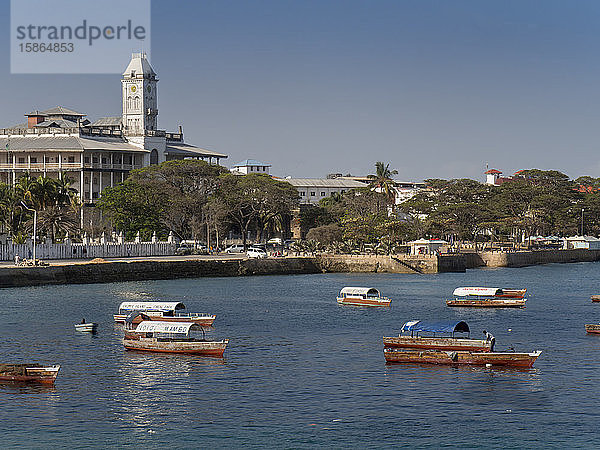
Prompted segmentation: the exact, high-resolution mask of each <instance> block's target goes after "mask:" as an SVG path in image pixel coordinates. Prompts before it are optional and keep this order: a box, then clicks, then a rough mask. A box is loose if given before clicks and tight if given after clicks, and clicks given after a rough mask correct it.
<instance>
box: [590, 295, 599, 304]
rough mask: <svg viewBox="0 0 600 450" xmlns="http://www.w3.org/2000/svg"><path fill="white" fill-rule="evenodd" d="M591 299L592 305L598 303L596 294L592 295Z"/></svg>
mask: <svg viewBox="0 0 600 450" xmlns="http://www.w3.org/2000/svg"><path fill="white" fill-rule="evenodd" d="M591 298H592V302H594V303H598V302H600V295H598V294H595V295H592V297H591Z"/></svg>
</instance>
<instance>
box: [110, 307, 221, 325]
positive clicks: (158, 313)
mask: <svg viewBox="0 0 600 450" xmlns="http://www.w3.org/2000/svg"><path fill="white" fill-rule="evenodd" d="M182 309H185V305H184V304H183V303H182V302H123V303H121V305H119V312H118V313H117V314H114V315H113V317H114V319H115V322H116V323H125V319H126V318H127V316H128V315H129V314H131V313H132V312H134V311H140V312H143V313H144V314H146V315H148V316H150V317H151V318H152V319H153V320H161V321H163V322H192V323H195V324H198V325H202V326H205V327H209V326H211V325H212V324H213V322H214V321H215V318H216V316H215V315H213V314H202V313H183V312H180V310H182ZM137 320H138V322H137V323H139V322H141V319H139V318H138V319H137Z"/></svg>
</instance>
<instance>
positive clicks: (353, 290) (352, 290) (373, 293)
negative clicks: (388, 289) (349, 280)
mask: <svg viewBox="0 0 600 450" xmlns="http://www.w3.org/2000/svg"><path fill="white" fill-rule="evenodd" d="M343 294H346V295H348V294H350V295H366V296H367V297H379V291H378V290H377V289H375V288H368V287H345V288H343V289H342V290H341V291H340V296H341V295H343Z"/></svg>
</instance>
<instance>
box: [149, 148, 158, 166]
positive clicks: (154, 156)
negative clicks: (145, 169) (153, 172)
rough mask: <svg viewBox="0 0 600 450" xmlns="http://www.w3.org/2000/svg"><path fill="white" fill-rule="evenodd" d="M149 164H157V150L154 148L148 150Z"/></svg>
mask: <svg viewBox="0 0 600 450" xmlns="http://www.w3.org/2000/svg"><path fill="white" fill-rule="evenodd" d="M150 164H158V150H156V149H155V148H153V149H152V151H151V152H150Z"/></svg>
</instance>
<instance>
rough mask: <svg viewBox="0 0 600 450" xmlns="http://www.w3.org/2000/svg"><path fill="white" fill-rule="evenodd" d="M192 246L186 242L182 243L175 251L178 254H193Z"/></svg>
mask: <svg viewBox="0 0 600 450" xmlns="http://www.w3.org/2000/svg"><path fill="white" fill-rule="evenodd" d="M192 250H193V249H192V247H191V246H189V245H186V244H182V245H180V246H179V247H177V248H176V249H175V253H176V254H177V255H191V254H192Z"/></svg>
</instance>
